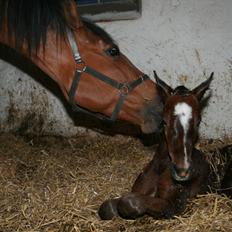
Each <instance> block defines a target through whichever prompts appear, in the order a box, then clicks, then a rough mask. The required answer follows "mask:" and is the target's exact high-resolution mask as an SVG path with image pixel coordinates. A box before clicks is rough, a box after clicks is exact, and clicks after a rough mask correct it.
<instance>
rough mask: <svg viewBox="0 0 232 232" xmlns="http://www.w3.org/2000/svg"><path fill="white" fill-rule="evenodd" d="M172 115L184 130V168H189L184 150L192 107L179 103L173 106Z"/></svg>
mask: <svg viewBox="0 0 232 232" xmlns="http://www.w3.org/2000/svg"><path fill="white" fill-rule="evenodd" d="M174 115H175V116H177V117H178V118H179V120H180V124H181V126H182V127H183V130H184V137H183V144H184V154H185V157H184V168H186V169H188V168H189V166H190V165H189V162H188V158H187V149H186V135H187V132H188V129H189V122H190V120H191V118H192V107H191V106H190V105H188V104H187V103H185V102H180V103H177V104H176V105H175V108H174Z"/></svg>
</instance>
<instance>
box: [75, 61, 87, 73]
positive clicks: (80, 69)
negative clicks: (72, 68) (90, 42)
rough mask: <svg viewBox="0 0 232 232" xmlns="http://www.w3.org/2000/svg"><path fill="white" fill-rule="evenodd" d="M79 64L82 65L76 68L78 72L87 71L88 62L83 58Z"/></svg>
mask: <svg viewBox="0 0 232 232" xmlns="http://www.w3.org/2000/svg"><path fill="white" fill-rule="evenodd" d="M77 65H78V66H79V65H81V67H80V68H79V67H77V69H76V71H77V72H79V73H82V72H85V70H86V68H87V66H86V64H85V62H84V61H83V60H81V62H80V63H77Z"/></svg>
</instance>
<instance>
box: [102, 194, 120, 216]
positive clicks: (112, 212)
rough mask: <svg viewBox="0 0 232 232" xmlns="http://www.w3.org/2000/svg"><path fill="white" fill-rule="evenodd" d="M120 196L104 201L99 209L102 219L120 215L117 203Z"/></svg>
mask: <svg viewBox="0 0 232 232" xmlns="http://www.w3.org/2000/svg"><path fill="white" fill-rule="evenodd" d="M118 202H119V198H116V199H110V200H106V201H104V202H103V203H102V204H101V206H100V207H99V210H98V215H99V217H100V218H101V219H102V220H111V219H112V218H113V217H115V216H118V210H117V205H118Z"/></svg>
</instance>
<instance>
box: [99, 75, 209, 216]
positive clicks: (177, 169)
mask: <svg viewBox="0 0 232 232" xmlns="http://www.w3.org/2000/svg"><path fill="white" fill-rule="evenodd" d="M155 77H156V83H157V85H158V87H159V88H160V91H161V94H162V97H163V101H164V111H163V123H164V131H163V135H162V136H161V142H160V144H159V146H158V148H157V152H156V154H155V156H154V157H153V159H152V161H151V162H150V163H148V165H147V166H146V167H145V169H144V171H143V172H142V173H141V174H140V175H139V176H138V178H137V179H136V181H135V183H134V185H133V187H132V191H131V192H130V193H127V194H125V195H123V196H122V197H120V198H116V199H109V200H107V201H105V202H104V203H103V204H102V205H101V206H100V209H99V211H98V213H99V216H100V217H101V219H105V220H107V219H108V220H109V219H112V218H113V217H114V216H121V217H122V218H126V219H135V218H137V217H140V216H143V215H144V214H148V215H151V216H153V217H155V218H160V217H171V216H173V215H175V214H178V213H180V212H182V211H183V210H184V208H185V206H186V201H187V199H189V198H192V197H194V196H196V194H198V193H200V192H201V191H204V190H205V189H206V187H207V179H208V178H207V177H208V174H209V165H208V163H207V162H206V160H205V158H204V155H203V154H202V153H201V152H200V151H198V150H197V149H195V148H194V144H195V142H196V140H197V137H198V136H197V134H198V126H199V123H200V120H201V113H200V110H201V99H202V97H203V95H204V93H205V91H206V90H207V89H208V87H209V85H210V82H211V80H212V77H213V73H212V74H211V76H210V78H209V79H208V80H207V81H205V82H203V83H202V84H200V85H199V86H198V87H196V88H195V89H193V90H191V91H190V90H189V89H187V88H185V87H184V86H179V87H177V88H175V89H174V90H173V89H172V88H171V87H170V86H168V85H167V84H166V83H165V82H163V81H162V80H160V79H159V78H158V76H157V75H156V74H155Z"/></svg>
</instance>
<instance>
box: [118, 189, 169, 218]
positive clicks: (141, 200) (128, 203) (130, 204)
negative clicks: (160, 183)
mask: <svg viewBox="0 0 232 232" xmlns="http://www.w3.org/2000/svg"><path fill="white" fill-rule="evenodd" d="M169 209H170V204H169V202H168V201H167V200H164V199H161V198H154V197H151V196H146V195H140V194H138V193H133V192H132V193H128V194H126V195H124V196H122V197H121V198H120V200H119V202H118V206H117V210H118V214H119V216H121V217H122V218H124V219H136V218H138V217H141V216H143V215H145V214H148V215H150V216H153V217H155V218H159V217H169V211H168V210H169Z"/></svg>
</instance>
